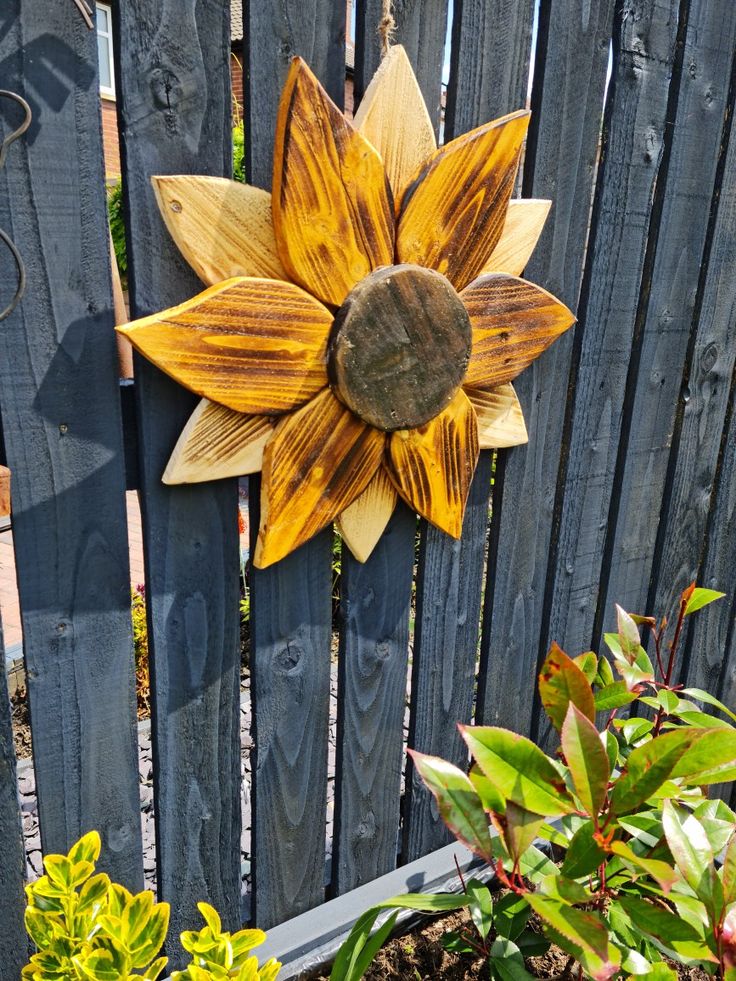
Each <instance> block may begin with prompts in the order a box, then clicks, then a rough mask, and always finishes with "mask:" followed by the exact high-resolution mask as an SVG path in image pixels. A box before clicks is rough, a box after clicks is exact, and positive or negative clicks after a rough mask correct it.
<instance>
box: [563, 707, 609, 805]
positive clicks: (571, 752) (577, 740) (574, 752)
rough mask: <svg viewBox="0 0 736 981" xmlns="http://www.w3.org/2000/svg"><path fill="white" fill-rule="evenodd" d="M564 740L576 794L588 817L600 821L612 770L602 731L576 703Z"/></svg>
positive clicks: (564, 732)
mask: <svg viewBox="0 0 736 981" xmlns="http://www.w3.org/2000/svg"><path fill="white" fill-rule="evenodd" d="M561 738H562V752H563V753H564V754H565V760H566V761H567V765H568V767H569V768H570V773H571V774H572V779H573V783H574V785H575V793H576V794H577V795H578V797H579V798H580V803H581V804H582V805H583V810H584V811H585V812H586V814H589V815H590V817H596V816H597V815H598V814H599V813H600V811H601V808H602V807H603V803H604V801H605V799H606V791H607V789H608V781H609V779H610V777H611V767H610V765H609V762H608V754H607V753H606V750H605V749H604V747H603V743H602V742H601V737H600V735H599V733H598V730H597V729H596V727H595V726H594V725H593V723H592V722H591V721H590V719H588V718H586V717H585V716H584V715H583V713H582V712H581V711H580V710H579V709H578V708H577V706H576V705H574V704H573V703H572V702H570V705H569V706H568V709H567V715H566V716H565V721H564V723H563V725H562V733H561Z"/></svg>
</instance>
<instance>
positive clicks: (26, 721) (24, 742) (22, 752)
mask: <svg viewBox="0 0 736 981" xmlns="http://www.w3.org/2000/svg"><path fill="white" fill-rule="evenodd" d="M10 703H11V709H12V718H13V742H14V744H15V755H16V756H17V757H18V759H19V760H25V759H28V757H29V756H32V755H33V752H32V749H31V717H30V713H29V711H28V698H27V697H26V689H25V686H21V687H20V688H18V689H17V691H16V692H15V694H14V695H13V696H12V698H11V699H10Z"/></svg>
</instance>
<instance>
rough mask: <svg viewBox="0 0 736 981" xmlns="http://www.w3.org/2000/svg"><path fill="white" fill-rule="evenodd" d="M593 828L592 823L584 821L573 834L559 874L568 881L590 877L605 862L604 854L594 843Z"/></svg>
mask: <svg viewBox="0 0 736 981" xmlns="http://www.w3.org/2000/svg"><path fill="white" fill-rule="evenodd" d="M594 834H595V827H594V825H593V822H592V821H586V822H585V824H583V825H581V827H579V828H578V830H577V831H576V832H575V834H574V835H573V836H572V840H571V842H570V845H569V847H568V849H567V852H566V854H565V859H564V861H563V863H562V866H561V868H560V872H561V873H562V874H563V875H565V876H567V877H568V879H579V878H581V877H582V876H584V875H590V873H591V872H593V871H595V869H597V868H598V866H599V865H600V864H601V862H605V860H606V853H605V852H604V851H603V849H602V848H601V847H600V845H599V844H598V843H597V842H596V841H595V839H594V838H593V835H594Z"/></svg>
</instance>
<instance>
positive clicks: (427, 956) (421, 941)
mask: <svg viewBox="0 0 736 981" xmlns="http://www.w3.org/2000/svg"><path fill="white" fill-rule="evenodd" d="M535 920H536V917H532V919H531V920H530V921H529V926H530V927H531V928H532V929H533V930H534V931H535V932H538V933H541V930H539V927H538V924H537V923H536V922H535ZM462 927H468V928H469V931H470V933H471V935H472V934H473V927H472V924H471V922H470V915H469V914H468V913H467V911H465V910H462V911H460V912H458V913H451V914H450V915H449V916H445V917H442V918H440V919H433V920H427V921H425V922H423V923H421V924H420V925H419V926H417V927H415V928H414V929H413V930H410V931H409V932H408V933H405V934H403V935H402V936H398V937H394V938H393V939H391V940H390V941H389V942H388V943H387V944H386V945H385V946H384V947H383V948H382V949H381V950H380V951H379V953H378V954H377V956H376V958H375V960H374V961H373V963H372V964H371V966H370V968H369V969H368V971H367V972H366V973H365V975H364V977H365V978H366V979H367V981H386V979H388V978H396V979H400V981H437V979H439V978H442V979H443V981H473V979H475V978H484V979H487V978H488V967H487V965H486V962H485V960H484V959H483V958H482V957H480V956H477V957H476V956H473V955H471V954H451V953H448V952H447V951H446V950H443V948H442V944H441V943H440V940H441V938H442V935H443V934H444V933H446V932H447V931H448V930H458V929H460V928H462ZM569 962H570V958H569V957H568V955H567V954H566V953H565V952H564V951H562V950H560V948H559V947H556V946H554V944H553V945H552V946H551V947H550V949H549V950H548V951H547V953H546V954H544V955H543V956H542V957H530V958H528V959H527V961H526V966H527V970H528V971H529V973H530V974H532V975H533V976H534V977H535V978H549V979H552V978H554V979H555V981H557V979H559V981H562V978H568V979H569V981H576V979H577V971H575V970H574V965H571V964H570V963H569ZM670 966H671V967H673V968H674V969H675V970H676V971H677V974H678V977H679V978H681V979H682V981H712V978H711V977H710V975H708V974H706V972H705V971H703V970H701V969H700V968H697V967H683V966H682V965H681V964H671V965H670ZM571 968H573V970H572V973H569V974H568V973H567V972H569V971H570V970H571ZM328 979H329V973H327V974H320V975H318V976H317V977H316V978H315V981H328Z"/></svg>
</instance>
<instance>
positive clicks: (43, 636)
mask: <svg viewBox="0 0 736 981" xmlns="http://www.w3.org/2000/svg"><path fill="white" fill-rule="evenodd" d="M4 14H5V17H4V25H5V28H4V30H3V32H2V36H0V77H2V84H3V87H5V88H10V89H13V90H14V91H16V92H18V93H20V94H21V95H25V96H26V98H27V99H28V100H29V102H30V103H31V105H32V108H33V111H34V121H33V125H32V127H31V129H30V130H29V131H28V133H27V134H26V136H25V137H23V139H22V140H20V141H19V142H18V143H16V144H14V145H13V146H12V148H11V150H10V152H9V154H8V158H7V162H6V165H5V167H4V168H3V169H2V170H0V226H2V227H4V228H5V229H7V230H8V232H9V233H10V234H11V235H12V236H13V237H14V238H15V241H16V245H17V246H18V248H19V249H20V252H21V254H22V255H23V257H24V259H25V263H26V269H27V273H28V288H27V291H26V294H25V297H24V299H23V301H22V303H21V305H20V306H19V307H18V309H17V310H16V311H15V313H14V314H13V315H12V316H11V317H10V318H9V319H8V320H7V321H5V322H4V323H3V325H2V330H1V331H0V393H1V394H0V400H1V402H2V415H3V435H4V439H5V447H6V450H7V455H8V464H9V466H10V467H11V468H12V470H13V504H14V513H13V536H14V542H15V552H16V568H17V575H18V584H19V590H20V604H21V613H22V622H23V637H24V643H25V657H26V668H27V679H28V693H29V698H30V707H31V714H32V717H33V722H34V731H33V750H34V764H35V770H36V784H37V788H38V797H39V818H40V826H41V839H42V842H43V846H44V849H45V850H46V851H64V850H66V849H67V848H68V847H69V846H70V845H71V844H72V842H73V841H74V840H75V839H76V838H78V837H79V835H80V834H81V833H83V832H86V831H89V830H90V829H91V828H97V829H98V830H99V831H100V833H101V835H102V839H103V847H104V851H103V856H102V867H103V868H104V869H105V870H106V871H107V872H109V873H110V874H111V875H113V876H114V877H115V878H116V879H118V880H119V881H122V882H123V883H125V884H126V885H127V886H129V887H131V888H136V887H140V886H141V885H142V879H143V863H142V855H141V819H140V801H139V796H138V765H137V754H136V745H135V703H134V689H133V659H132V642H131V621H130V578H129V572H128V543H127V537H126V530H125V529H126V518H125V497H124V491H125V473H124V463H123V449H122V446H123V444H122V432H121V425H120V398H119V394H118V379H117V356H116V349H115V338H114V334H113V329H112V325H113V319H112V290H111V282H110V268H109V260H108V248H107V242H108V233H107V227H106V218H105V215H106V210H105V185H104V173H103V161H102V143H101V133H100V106H99V99H100V96H99V82H98V77H97V68H96V39H95V35H94V33H93V32H90V31H89V30H88V29H87V27H86V26H85V24H84V21H83V20H82V18H81V17H80V16H79V12H78V11H77V10H76V8H75V7H74V5H73V4H69V5H67V4H52V5H51V6H48V7H44V8H43V9H42V8H40V7H38V6H36V5H33V4H30V5H29V4H26V3H22V2H20V0H11V2H9V3H7V4H5V5H4ZM20 118H21V116H20V115H19V113H18V110H17V107H15V108H14V107H13V106H12V104H11V103H9V102H8V101H7V100H2V106H0V119H1V122H0V137H2V136H3V135H5V134H6V133H7V132H8V129H9V127H13V128H14V127H15V125H17V123H18V122H19V120H20ZM0 251H1V252H2V255H1V256H0V282H3V283H14V282H15V278H16V274H15V269H14V267H13V265H12V260H10V259H9V257H8V255H7V252H6V250H5V249H2V250H0Z"/></svg>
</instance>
